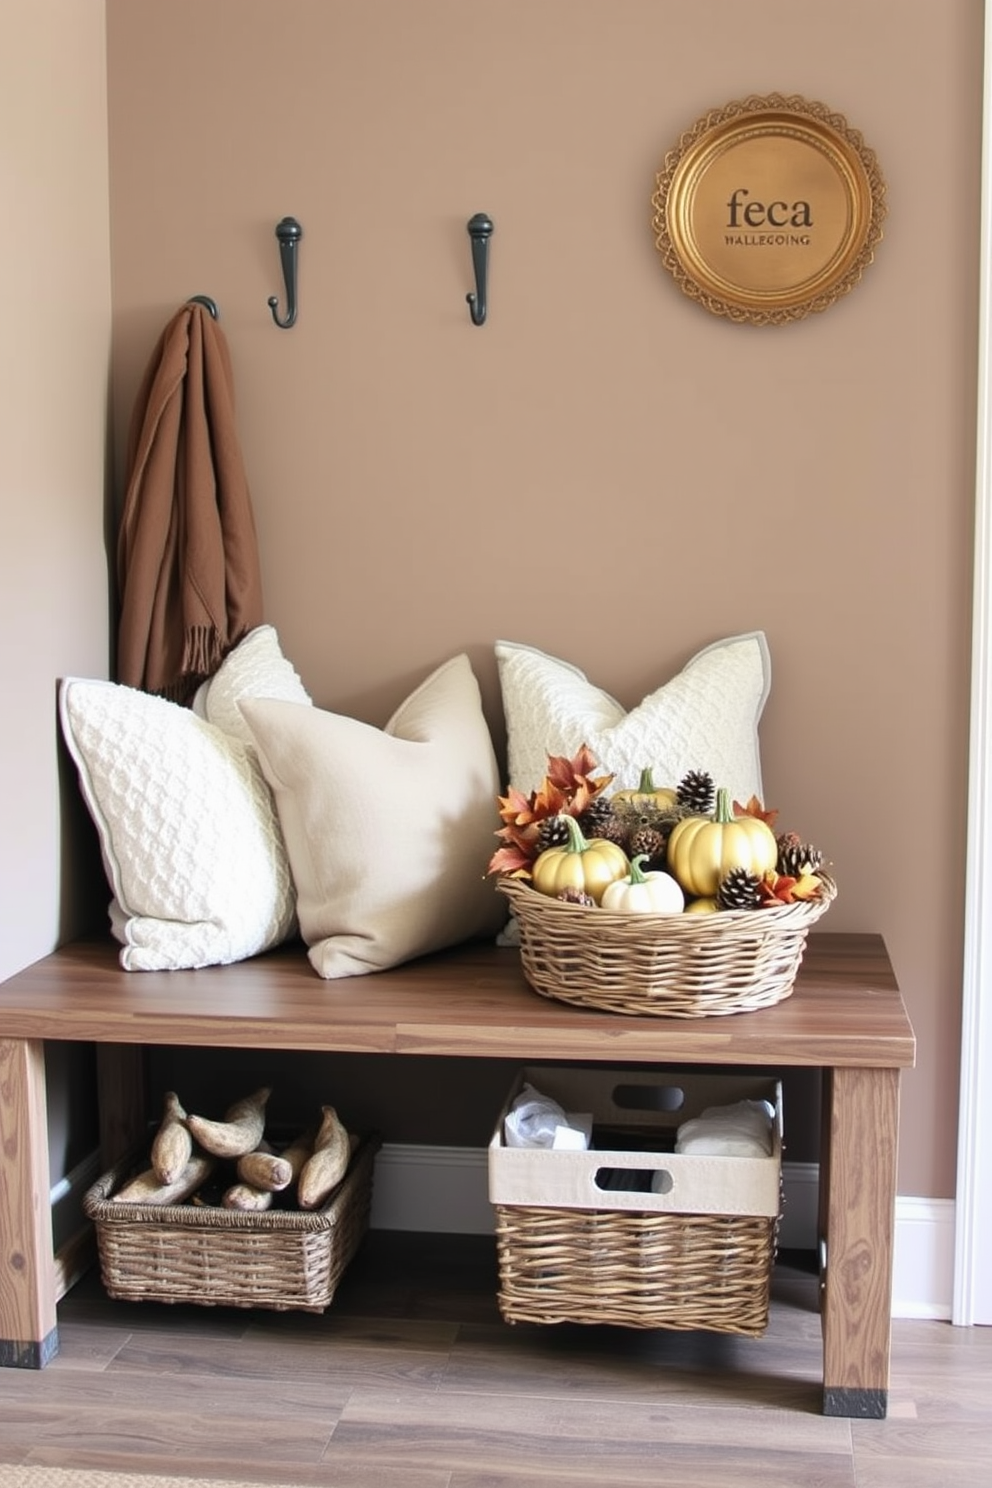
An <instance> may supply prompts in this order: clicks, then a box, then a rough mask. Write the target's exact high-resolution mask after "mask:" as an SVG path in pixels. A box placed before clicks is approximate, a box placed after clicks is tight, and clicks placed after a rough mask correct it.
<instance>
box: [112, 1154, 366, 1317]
mask: <svg viewBox="0 0 992 1488" xmlns="http://www.w3.org/2000/svg"><path fill="white" fill-rule="evenodd" d="M378 1146H379V1143H378V1141H377V1140H376V1139H373V1138H367V1139H366V1140H365V1141H364V1142H363V1143H362V1144H361V1145H360V1146H359V1148H358V1150H357V1151H356V1153H355V1155H354V1157H353V1158H352V1160H351V1164H350V1166H349V1168H348V1172H347V1173H346V1174H345V1177H344V1178H343V1179H342V1181H341V1183H340V1184H339V1185H338V1187H337V1188H336V1189H335V1190H334V1192H333V1194H332V1195H331V1197H330V1199H329V1200H328V1201H327V1203H326V1204H325V1205H324V1206H323V1208H321V1209H317V1210H313V1211H312V1212H311V1211H306V1212H303V1211H299V1212H298V1211H296V1210H290V1209H269V1210H265V1211H263V1212H261V1213H257V1214H252V1213H246V1212H241V1211H238V1210H233V1209H221V1208H215V1207H213V1206H207V1205H199V1204H192V1203H190V1204H169V1205H163V1206H162V1207H161V1208H157V1207H156V1206H154V1205H150V1204H130V1203H116V1202H114V1201H113V1200H112V1199H111V1198H110V1195H111V1194H112V1193H114V1192H115V1191H116V1190H117V1189H118V1188H119V1187H120V1185H121V1184H122V1183H123V1182H124V1181H125V1180H126V1179H127V1178H128V1177H129V1176H130V1175H131V1174H132V1173H133V1172H134V1171H135V1169H136V1167H137V1166H144V1164H141V1163H137V1162H136V1160H135V1156H134V1155H133V1154H132V1156H131V1157H130V1158H128V1159H125V1160H124V1161H122V1162H120V1163H118V1164H117V1165H116V1167H114V1168H112V1169H111V1171H110V1172H109V1173H105V1174H104V1175H103V1177H102V1178H98V1179H97V1181H96V1183H94V1184H93V1186H92V1188H90V1189H89V1191H88V1192H87V1194H86V1196H85V1198H84V1200H83V1208H84V1210H85V1212H86V1214H87V1216H88V1217H89V1218H90V1219H92V1221H93V1223H94V1227H95V1229H96V1236H97V1248H98V1251H99V1255H100V1270H101V1274H102V1277H103V1283H104V1286H105V1288H106V1290H107V1292H108V1294H109V1295H110V1296H111V1297H115V1298H119V1299H123V1300H125V1301H130V1302H147V1301H153V1302H155V1301H157V1302H196V1303H199V1304H201V1305H203V1306H207V1307H215V1306H218V1307H264V1308H271V1309H274V1310H275V1311H278V1312H283V1311H286V1310H287V1309H291V1308H293V1309H299V1310H301V1311H303V1312H323V1311H324V1309H325V1308H326V1307H327V1305H328V1304H329V1302H330V1301H331V1298H332V1297H333V1296H334V1292H335V1290H336V1288H337V1285H338V1282H339V1281H340V1279H341V1276H342V1275H343V1273H344V1270H345V1268H346V1267H347V1265H348V1263H349V1262H350V1261H351V1259H352V1257H353V1256H354V1254H355V1252H356V1250H357V1249H358V1246H359V1243H360V1241H361V1240H362V1237H363V1236H364V1234H365V1232H366V1230H367V1229H368V1222H369V1212H370V1209H371V1204H372V1173H373V1165H374V1161H375V1154H376V1151H377V1150H378Z"/></svg>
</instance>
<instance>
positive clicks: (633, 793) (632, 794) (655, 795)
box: [610, 765, 679, 811]
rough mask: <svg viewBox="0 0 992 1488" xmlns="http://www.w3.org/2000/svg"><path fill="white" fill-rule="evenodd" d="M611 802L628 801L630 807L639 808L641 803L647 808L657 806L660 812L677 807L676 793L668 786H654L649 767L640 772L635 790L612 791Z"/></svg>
mask: <svg viewBox="0 0 992 1488" xmlns="http://www.w3.org/2000/svg"><path fill="white" fill-rule="evenodd" d="M610 799H611V800H613V801H630V802H631V803H632V805H634V806H639V805H641V804H642V803H643V804H644V805H648V806H657V807H659V808H660V809H661V810H662V811H667V810H669V809H670V808H671V807H672V806H677V805H678V800H679V796H678V791H676V790H674V789H673V788H672V787H671V786H670V785H655V783H654V775H653V774H652V771H651V766H650V765H645V767H644V769H643V770H642V771H641V778H640V781H639V782H638V785H637V789H636V790H618V791H614V792H613V795H612V797H611V798H610Z"/></svg>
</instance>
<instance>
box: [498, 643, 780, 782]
mask: <svg viewBox="0 0 992 1488" xmlns="http://www.w3.org/2000/svg"><path fill="white" fill-rule="evenodd" d="M496 661H497V664H498V667H499V679H500V686H501V688H502V692H503V710H504V714H505V717H506V728H507V754H508V759H507V763H508V768H509V777H510V784H511V785H514V786H516V787H517V789H518V790H521V791H523V792H524V794H525V795H526V794H528V793H529V792H530V791H532V790H534V789H536V788H537V787H538V786H539V785H540V784H541V781H542V780H543V779H544V775H545V773H546V770H547V759H548V755H549V754H563V755H567V756H569V757H571V756H572V755H574V754H575V752H576V751H577V750H578V749H579V748H580V747H581V745H582V744H588V746H589V748H590V749H591V750H592V752H593V754H594V755H595V757H596V761H597V763H598V764H599V765H600V766H601V768H602V769H603V770H605V771H610V772H612V773H613V774H614V775H615V776H616V780H615V781H614V784H613V787H612V789H615V790H621V789H625V788H627V789H629V788H632V787H636V785H637V784H638V781H639V779H640V774H641V770H642V768H643V767H644V766H645V765H650V766H651V769H652V771H653V773H654V781H655V784H656V785H676V784H678V782H679V780H680V779H681V778H682V776H683V775H684V774H685V773H686V771H687V770H708V771H709V772H710V774H711V775H712V776H713V779H714V782H715V783H716V784H717V785H725V786H727V787H728V789H729V790H730V793H731V798H732V799H734V798H736V799H737V800H739V801H746V800H748V799H749V797H750V796H752V795H755V796H758V798H759V799H760V798H761V795H762V788H761V761H760V755H759V749H758V720H759V719H760V717H761V712H762V709H763V708H764V706H765V700H766V698H767V697H768V689H769V685H770V682H771V661H770V658H769V655H768V645H767V642H766V640H765V637H764V634H763V633H762V632H761V631H753V632H751V633H750V634H748V635H739V636H732V637H731V638H730V639H729V640H724V641H717V642H715V643H714V644H713V645H712V646H707V647H706V648H705V649H704V650H702V651H699V652H697V654H696V655H695V656H694V657H693V658H692V660H691V661H688V662H687V663H686V665H685V666H684V667H683V669H682V671H681V672H679V674H678V676H676V677H673V678H672V680H671V681H670V682H667V683H666V684H665V685H664V686H663V687H659V688H658V690H657V691H656V692H653V693H651V694H650V695H649V696H648V697H646V698H644V699H643V701H642V702H641V703H639V704H638V706H637V707H636V708H633V709H632V710H631V711H630V712H629V713H628V712H627V711H626V710H625V709H624V708H622V707H621V705H620V704H619V703H618V702H617V701H616V699H615V698H612V697H610V695H609V694H608V693H605V692H603V691H601V689H600V688H598V687H594V686H593V685H592V683H591V682H589V681H588V680H587V679H586V677H585V675H584V674H583V673H582V672H580V671H579V670H578V668H577V667H574V666H570V665H569V664H568V662H564V661H557V660H556V659H555V658H554V657H553V656H546V655H545V654H544V652H543V651H537V650H535V649H534V647H533V646H521V645H516V644H515V643H513V642H510V641H497V643H496Z"/></svg>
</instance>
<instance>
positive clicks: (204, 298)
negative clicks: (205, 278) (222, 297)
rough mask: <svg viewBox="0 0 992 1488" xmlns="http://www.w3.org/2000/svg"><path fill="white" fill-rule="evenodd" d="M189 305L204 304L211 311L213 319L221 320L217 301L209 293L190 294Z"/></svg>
mask: <svg viewBox="0 0 992 1488" xmlns="http://www.w3.org/2000/svg"><path fill="white" fill-rule="evenodd" d="M186 303H187V304H188V305H202V306H203V307H204V309H205V310H208V311H209V312H210V316H211V318H212V319H213V320H220V311H219V310H218V309H217V301H216V300H212V299H211V298H210V296H209V295H190V297H189V299H188V300H187V301H186Z"/></svg>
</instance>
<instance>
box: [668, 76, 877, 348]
mask: <svg viewBox="0 0 992 1488" xmlns="http://www.w3.org/2000/svg"><path fill="white" fill-rule="evenodd" d="M763 139H764V140H773V141H774V140H778V139H789V140H791V141H794V142H798V143H799V144H801V145H804V146H806V147H808V149H809V150H811V151H815V152H816V153H817V155H818V157H819V158H820V160H825V161H826V162H827V163H828V166H829V168H830V169H831V170H832V172H833V173H834V176H835V178H836V181H837V182H838V183H839V185H840V190H841V193H842V195H843V197H844V199H845V201H846V203H847V212H848V217H847V221H846V225H845V229H844V231H843V232H842V233H841V234H840V236H839V240H838V243H837V246H836V250H835V251H834V252H833V253H832V255H831V256H830V259H829V261H828V262H827V263H826V265H825V266H823V267H821V268H820V269H819V270H818V271H817V272H815V273H813V274H812V275H800V276H797V277H796V279H795V280H794V281H792V282H789V281H786V282H782V283H780V284H777V285H774V286H772V287H762V288H756V287H755V286H753V285H748V284H746V283H741V282H737V281H735V280H734V279H733V278H732V277H730V276H729V275H727V274H725V273H722V272H720V271H719V270H718V269H717V268H716V267H715V265H714V264H713V263H712V262H710V261H709V260H708V258H707V254H706V250H705V247H704V246H703V245H702V244H701V243H700V241H699V236H698V234H697V233H696V232H695V231H694V229H693V221H692V214H693V206H694V203H695V200H696V196H697V194H698V192H699V190H700V186H701V183H702V182H703V181H704V180H705V176H706V172H707V170H708V169H709V168H710V166H711V165H712V163H713V162H714V161H715V160H718V159H720V158H721V157H726V156H727V154H728V152H730V151H733V150H734V149H736V148H738V147H740V146H742V145H748V146H750V145H753V143H754V141H756V140H758V141H761V140H763ZM651 203H652V206H653V208H654V215H653V217H652V227H653V229H654V233H655V244H656V246H657V249H658V251H659V253H660V254H661V258H662V262H663V263H664V265H665V267H666V268H667V269H668V270H669V272H670V273H671V274H672V275H673V277H674V278H675V280H676V282H677V283H678V284H679V286H680V288H681V289H682V291H683V293H685V294H686V295H688V296H689V297H690V298H691V299H694V300H696V301H697V302H698V303H699V304H701V305H702V306H703V307H704V308H705V309H707V310H709V311H710V312H711V313H712V314H714V315H720V316H724V317H726V318H728V319H730V320H733V321H739V322H745V323H749V324H751V325H784V324H787V323H789V322H791V321H796V320H801V319H804V318H805V317H806V316H808V315H811V314H814V313H817V312H820V311H822V310H826V309H827V308H828V307H829V306H830V305H832V304H834V303H835V302H836V301H837V300H838V299H839V298H840V297H841V296H842V295H845V294H847V293H849V291H850V290H852V289H853V288H854V286H855V285H856V284H858V283H859V282H860V280H861V277H862V275H863V274H864V271H865V269H866V268H867V267H868V265H869V264H870V263H871V262H872V260H873V258H874V256H875V250H876V248H877V246H878V244H879V242H880V241H881V238H882V222H883V220H884V218H885V214H886V204H885V182H884V180H883V178H882V174H881V171H880V170H879V166H878V162H877V159H876V157H875V153H874V151H873V150H870V149H869V148H868V147H867V146H866V144H865V142H864V139H863V138H862V136H861V134H860V132H859V131H858V130H856V129H853V128H851V127H850V126H849V125H848V123H847V120H846V119H845V118H844V116H843V115H842V114H839V113H836V112H835V111H834V110H832V109H830V108H828V107H827V105H826V104H823V103H818V102H814V101H810V100H808V99H806V98H802V97H800V96H799V95H797V94H790V95H785V94H782V93H771V94H766V95H752V96H750V97H748V98H743V99H737V100H735V101H734V102H732V103H728V104H726V105H725V106H724V107H723V108H720V109H712V110H710V111H709V112H708V113H706V114H704V115H702V117H701V118H699V119H698V120H697V121H696V123H695V124H694V125H693V126H692V128H691V129H689V130H687V131H686V132H685V133H684V134H683V135H682V136H681V138H680V139H679V143H678V145H677V146H676V147H675V148H674V149H673V150H670V151H669V152H668V154H667V155H666V156H665V164H664V168H663V169H662V170H661V171H659V172H658V175H657V177H656V186H655V190H654V193H653V195H652V198H651Z"/></svg>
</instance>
